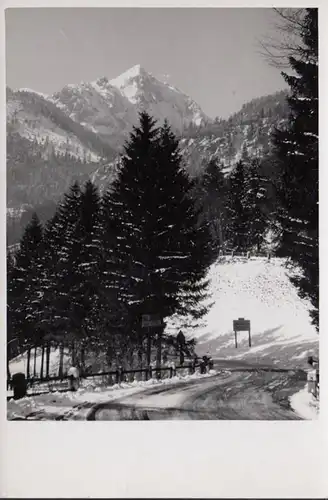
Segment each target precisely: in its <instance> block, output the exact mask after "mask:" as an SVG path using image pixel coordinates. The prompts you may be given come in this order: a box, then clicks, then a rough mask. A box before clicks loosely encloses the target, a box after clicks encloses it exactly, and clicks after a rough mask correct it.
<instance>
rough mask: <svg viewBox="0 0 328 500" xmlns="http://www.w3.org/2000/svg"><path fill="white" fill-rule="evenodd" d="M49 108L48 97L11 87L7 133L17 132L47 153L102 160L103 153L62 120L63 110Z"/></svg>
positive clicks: (44, 154)
mask: <svg viewBox="0 0 328 500" xmlns="http://www.w3.org/2000/svg"><path fill="white" fill-rule="evenodd" d="M56 111H57V110H56V108H55V107H54V105H52V107H49V103H48V101H47V97H46V96H43V95H42V94H40V93H36V92H33V91H30V90H28V89H23V90H20V91H17V92H13V91H11V90H10V89H7V132H8V134H14V133H15V134H17V135H19V136H20V137H23V138H25V139H27V140H28V141H30V142H32V143H33V142H34V143H37V144H39V145H40V146H43V148H42V149H43V156H44V157H47V156H49V154H50V153H52V152H54V153H56V154H69V155H71V156H73V157H75V158H83V157H85V158H88V161H91V162H98V161H99V160H100V156H99V154H97V153H96V152H95V151H94V150H92V149H90V148H89V147H87V146H86V145H85V144H84V143H83V142H82V141H81V140H80V139H79V137H78V136H77V135H76V133H74V131H73V130H69V127H68V126H67V122H66V123H63V122H62V123H61V116H60V112H59V110H58V111H57V114H56Z"/></svg>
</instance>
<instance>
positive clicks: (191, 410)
mask: <svg viewBox="0 0 328 500" xmlns="http://www.w3.org/2000/svg"><path fill="white" fill-rule="evenodd" d="M234 369H236V370H238V371H233V372H231V373H226V374H220V375H216V376H213V377H210V378H206V379H200V380H193V381H188V382H181V383H180V384H175V385H174V386H170V385H166V386H160V387H153V388H151V389H148V390H146V391H143V392H142V393H136V394H133V395H131V396H127V397H123V398H121V399H119V400H115V402H108V403H101V404H98V405H94V406H93V407H92V408H91V409H90V411H89V413H88V415H87V420H299V419H300V417H299V416H297V415H296V414H295V413H294V412H293V411H292V409H291V408H290V406H289V403H288V397H289V396H290V395H291V394H293V393H294V392H296V391H298V390H299V389H300V388H301V387H302V386H304V381H301V380H300V378H299V377H298V376H297V375H295V374H289V373H277V372H263V371H239V370H240V369H239V368H234Z"/></svg>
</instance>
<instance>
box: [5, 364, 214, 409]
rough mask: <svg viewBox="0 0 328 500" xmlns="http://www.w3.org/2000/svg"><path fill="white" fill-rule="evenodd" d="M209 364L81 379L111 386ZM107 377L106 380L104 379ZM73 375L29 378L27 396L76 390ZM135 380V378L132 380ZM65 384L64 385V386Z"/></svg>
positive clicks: (9, 386) (203, 368) (86, 375)
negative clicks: (98, 381)
mask: <svg viewBox="0 0 328 500" xmlns="http://www.w3.org/2000/svg"><path fill="white" fill-rule="evenodd" d="M208 368H209V367H208V366H206V365H205V364H204V363H189V364H187V365H179V366H161V367H152V366H150V367H147V368H135V369H128V370H125V369H123V368H121V369H117V370H111V371H104V372H100V373H83V374H82V375H81V376H80V379H79V380H80V381H81V383H82V386H83V381H85V380H87V379H90V378H92V379H97V378H102V379H103V383H104V385H107V386H111V385H114V384H120V383H122V382H126V381H127V380H126V379H127V377H128V376H129V375H134V376H135V375H136V374H141V380H142V375H143V374H144V380H149V379H152V378H154V376H155V377H156V378H157V379H161V378H162V373H164V374H165V373H167V377H166V378H173V377H175V376H176V375H177V373H178V372H179V371H182V370H185V371H186V372H187V374H193V373H195V372H196V369H199V372H200V373H206V372H207V370H208ZM104 379H105V380H104ZM133 379H134V378H133ZM71 381H72V377H71V376H69V375H63V376H62V377H59V376H57V377H43V378H33V377H30V378H27V379H26V385H27V392H26V396H27V397H28V396H36V395H40V394H47V393H49V392H54V391H58V392H68V391H70V390H75V389H74V388H73V386H72V384H71ZM130 381H133V380H130ZM63 385H64V387H63ZM8 389H12V380H11V379H10V380H7V390H8ZM12 397H13V396H12V395H8V396H7V400H10V399H11V398H12Z"/></svg>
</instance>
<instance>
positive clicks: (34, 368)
mask: <svg viewBox="0 0 328 500" xmlns="http://www.w3.org/2000/svg"><path fill="white" fill-rule="evenodd" d="M37 354H38V348H37V346H34V363H33V378H36V358H37Z"/></svg>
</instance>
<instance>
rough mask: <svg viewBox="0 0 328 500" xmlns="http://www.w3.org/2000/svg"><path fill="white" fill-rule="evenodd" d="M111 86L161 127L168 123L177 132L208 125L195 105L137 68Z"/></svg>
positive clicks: (137, 66)
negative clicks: (165, 122)
mask: <svg viewBox="0 0 328 500" xmlns="http://www.w3.org/2000/svg"><path fill="white" fill-rule="evenodd" d="M110 84H111V85H113V86H114V87H117V88H118V89H119V90H120V92H121V93H122V95H124V96H125V97H126V98H127V99H128V100H129V101H130V102H131V103H132V104H134V105H135V106H136V107H137V109H138V111H147V112H148V113H149V114H151V115H152V116H154V117H155V118H156V119H157V120H158V121H159V123H160V124H162V123H163V122H164V120H165V119H167V120H168V122H169V124H170V125H171V126H172V128H173V129H175V130H176V131H178V132H182V131H183V130H184V129H185V128H186V127H188V126H189V125H191V124H192V125H196V126H199V125H201V124H202V123H205V122H207V121H209V118H208V117H207V116H206V115H205V113H203V111H202V110H201V108H200V107H199V106H198V104H196V103H195V101H193V100H192V99H191V98H190V97H188V96H187V95H186V94H184V93H182V92H181V91H180V90H178V89H177V88H175V87H173V86H172V85H169V84H167V83H163V82H161V81H159V80H158V79H157V78H155V77H154V76H153V75H152V74H150V73H148V72H147V71H145V70H144V68H142V67H141V66H140V65H139V64H137V65H136V66H134V67H133V68H130V69H129V70H127V71H126V72H125V73H123V74H122V75H120V76H119V77H117V78H114V79H113V80H110Z"/></svg>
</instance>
